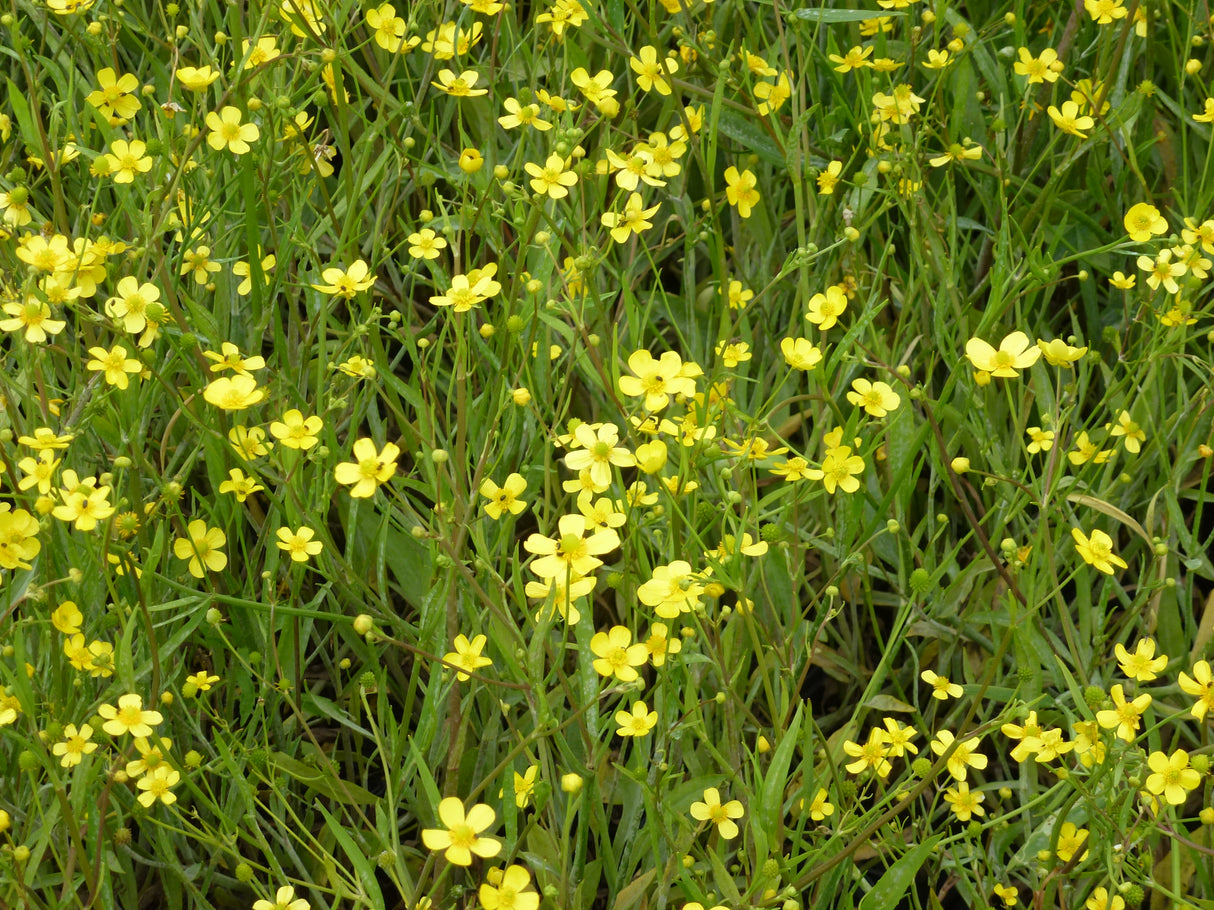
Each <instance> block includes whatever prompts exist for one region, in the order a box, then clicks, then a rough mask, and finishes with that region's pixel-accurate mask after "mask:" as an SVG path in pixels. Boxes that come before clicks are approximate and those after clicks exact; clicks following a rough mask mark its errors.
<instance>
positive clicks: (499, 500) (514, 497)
mask: <svg viewBox="0 0 1214 910" xmlns="http://www.w3.org/2000/svg"><path fill="white" fill-rule="evenodd" d="M526 491H527V480H526V478H524V477H523V475H522V474H511V475H510V476H508V477H507V478H506V482H505V483H504V484H502V485H501V486H500V487H499V486H498V485H497V484H496V483H494V482H493V481H492V480H489V479H487V478H486V480H485V482H484V483H482V484H481V488H480V494H481V495H482V496H484V497H485V498H486V499H487V500H489V501H488V502H487V503H485V505H484V509H485V514H486V515H488V516H489V517H490V518H492V519H493V520H494V521H497V520H498V519H499V518H501V517H502V515H503V514H505V513H506V512H509V513H510V514H511V515H518V514H519V513H520V512H522V511H523V510H524V509H526V508H527V503H525V502H523V501H522V500H521V499H519V497H520V496H522V495H523V493H525V492H526Z"/></svg>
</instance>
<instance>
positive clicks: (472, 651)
mask: <svg viewBox="0 0 1214 910" xmlns="http://www.w3.org/2000/svg"><path fill="white" fill-rule="evenodd" d="M487 641H488V638H486V637H485V636H484V635H474V636H473V637H472V640H471V641H469V640H468V636H467V635H464V634H463V633H460V634H459V635H457V636H455V641H454V643H453V646H454V648H455V650H454V651H448V652H447V653H446V654H444V655H443V660H444V661H445V662H446V663H448V664H452V665H454V666H455V667H456V668H457V670H458V672H457V673H456V674H455V678H456V679H457V680H459V681H460V682H465V681H467V679H468V678H469V677H468V674H469V673H475V672H476V671H477V670H479V669H480V668H481V667H491V666H493V660H492V658H489V657H485V656H484V655H482V654H481V651H482V650H484V647H485V643H486V642H487Z"/></svg>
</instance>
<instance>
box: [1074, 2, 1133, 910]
mask: <svg viewBox="0 0 1214 910" xmlns="http://www.w3.org/2000/svg"><path fill="white" fill-rule="evenodd" d="M1111 2H1112V0H1084V6H1085V7H1087V10H1088V12H1089V13H1092V7H1093V6H1096V5H1097V4H1108V3H1111ZM1117 9H1119V10H1120V11H1121V15H1122V16H1124V15H1125V12H1126V11H1125V7H1117ZM1092 18H1096V14H1095V13H1092ZM1096 21H1097V22H1099V21H1100V20H1099V19H1097V20H1096ZM1108 21H1110V22H1111V21H1112V19H1109V20H1108ZM1083 907H1084V910H1125V898H1124V897H1122V896H1121V895H1120V894H1109V889H1108V888H1105V887H1104V886H1103V885H1101V886H1100V887H1099V888H1096V889H1095V890H1094V891H1092V893H1091V895H1090V896H1089V897H1088V899H1087V900H1086V901H1084V902H1083Z"/></svg>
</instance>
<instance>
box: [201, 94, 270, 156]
mask: <svg viewBox="0 0 1214 910" xmlns="http://www.w3.org/2000/svg"><path fill="white" fill-rule="evenodd" d="M240 121H241V114H240V111H239V110H238V109H237V108H234V107H232V106H231V105H230V104H229V105H226V106H225V107H224V108H223V109H222V110H221V111H220V112H219V113H215V112H214V111H212V112H211V113H209V114H207V119H206V123H207V128H208V129H210V131H211V132H210V133H208V134H207V145H209V146H210V147H211V148H213V149H215V151H217V152H221V151H223V150H224V149H227V150H228V151H229V152H231V153H232V154H233V155H243V154H244V153H245V152H247V151H248V150H249V149H250V147H251V146H250V145H249V143H250V142H256V141H257V140H258V138H259V137H260V136H261V131H260V130H258V129H257V124H256V123H241V122H240Z"/></svg>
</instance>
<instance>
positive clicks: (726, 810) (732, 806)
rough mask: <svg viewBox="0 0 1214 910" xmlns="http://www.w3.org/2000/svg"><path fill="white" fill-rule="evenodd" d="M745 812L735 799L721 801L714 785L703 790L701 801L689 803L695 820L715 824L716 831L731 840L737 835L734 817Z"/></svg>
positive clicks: (740, 815)
mask: <svg viewBox="0 0 1214 910" xmlns="http://www.w3.org/2000/svg"><path fill="white" fill-rule="evenodd" d="M745 814H746V810H745V809H744V808H743V807H742V804H741V803H740V802H739V801H738V800H736V799H731V800H730V801H729V802H727V803H722V802H721V794H720V791H718V790H717V788H716V787H709V788H708V789H707V790H705V791H704V801H703V802H695V803H692V804H691V817H692V818H694V819H695V820H696V821H700V822H704V821H706V822H711V823H712V824H714V825H716V826H717V831H719V832H720V834H721V837H722V838H724V839H725V840H733V839H734V838H735V837H737V836H738V826H737V824H736V823H735V822H734V819H735V818H741V817H742V816H743V815H745Z"/></svg>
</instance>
